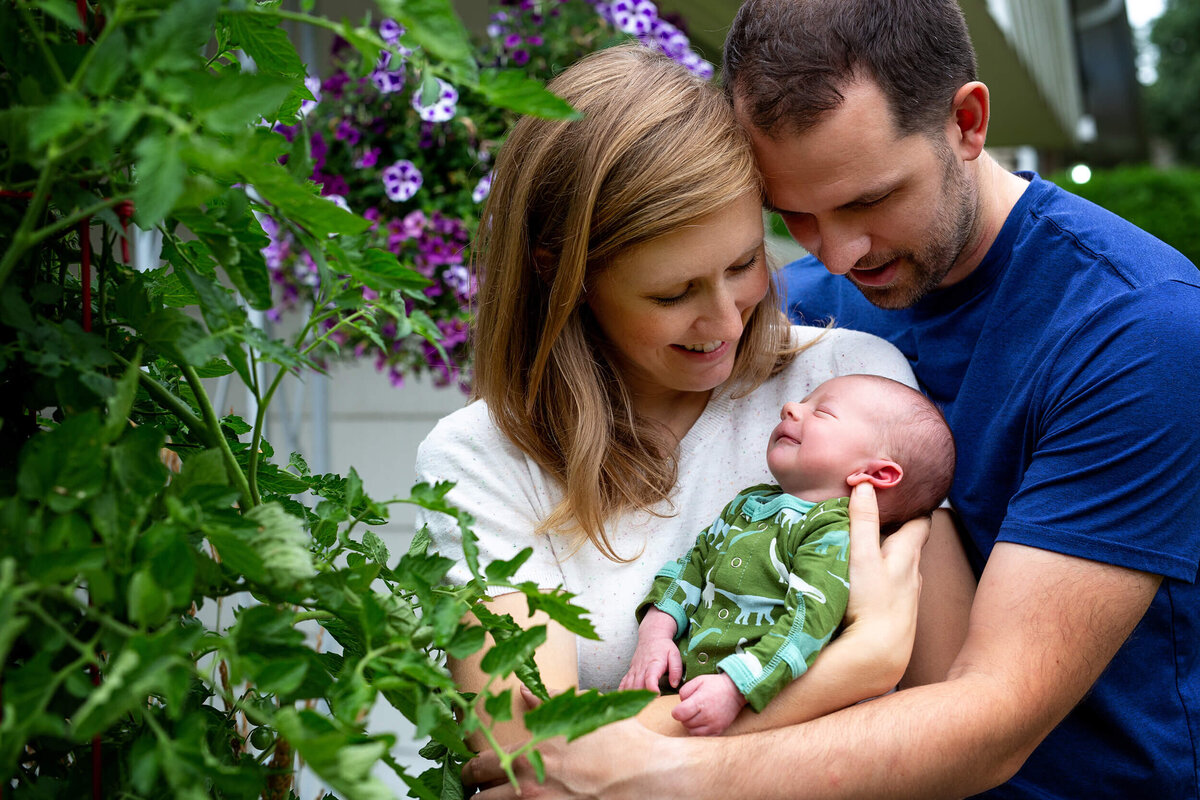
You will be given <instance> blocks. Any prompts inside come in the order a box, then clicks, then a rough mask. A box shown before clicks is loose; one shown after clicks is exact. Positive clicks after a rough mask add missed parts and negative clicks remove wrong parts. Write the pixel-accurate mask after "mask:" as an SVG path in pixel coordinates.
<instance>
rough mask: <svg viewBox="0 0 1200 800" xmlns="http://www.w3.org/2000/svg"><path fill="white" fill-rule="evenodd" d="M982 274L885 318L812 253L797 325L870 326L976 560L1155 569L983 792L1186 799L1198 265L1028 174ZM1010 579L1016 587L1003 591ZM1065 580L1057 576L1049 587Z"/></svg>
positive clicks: (1198, 454)
mask: <svg viewBox="0 0 1200 800" xmlns="http://www.w3.org/2000/svg"><path fill="white" fill-rule="evenodd" d="M1022 177H1024V178H1026V179H1027V180H1029V181H1030V186H1029V187H1028V188H1027V189H1026V191H1025V192H1024V194H1023V195H1022V197H1021V199H1020V201H1019V202H1018V203H1017V205H1016V207H1015V208H1014V209H1013V211H1012V213H1011V214H1010V215H1009V217H1008V219H1007V221H1006V222H1005V224H1004V226H1003V228H1002V229H1001V230H1000V233H999V235H998V236H997V238H996V241H995V242H994V243H993V244H992V246H991V248H990V249H989V250H988V253H987V255H986V256H985V258H984V259H983V261H982V263H981V264H980V265H979V267H978V268H977V269H976V270H975V271H974V272H973V273H971V275H970V276H968V277H967V278H966V280H964V281H962V282H960V283H958V284H956V285H954V286H951V287H949V288H947V289H944V290H939V291H936V292H933V293H932V294H930V295H929V296H927V297H925V298H924V299H922V300H921V301H920V302H919V303H918V304H917V305H916V306H914V307H912V308H909V309H903V310H898V311H885V310H882V309H879V308H876V307H874V306H872V305H871V304H870V303H868V302H867V301H866V300H865V299H864V298H863V296H862V295H861V294H860V293H859V291H858V290H857V289H856V288H855V287H854V285H853V284H852V283H850V281H849V280H847V279H846V278H844V277H840V276H834V275H830V274H829V273H828V272H827V271H826V270H825V268H824V267H823V266H822V265H821V264H820V262H818V261H817V260H816V259H814V258H812V257H809V258H805V259H802V260H800V261H797V262H795V263H793V264H790V265H789V266H787V267H786V268H784V270H783V272H782V274H781V275H782V281H783V282H784V286H785V290H786V297H787V305H788V309H789V313H790V314H791V316H792V318H793V319H794V320H795V321H798V322H802V323H809V324H823V323H824V322H825V321H826V320H828V319H829V318H830V317H831V316H832V317H833V318H835V320H836V323H837V325H838V326H839V327H843V328H853V329H857V330H863V331H869V332H871V333H874V334H877V335H879V336H882V337H884V338H886V339H888V340H889V341H891V342H892V343H893V344H895V345H896V346H897V347H898V348H900V350H901V351H902V352H903V353H904V354H905V355H906V356H907V357H908V359H909V361H910V362H912V367H913V370H914V371H915V372H916V375H917V379H918V380H919V381H920V383H921V386H922V388H923V389H924V390H925V391H926V392H927V393H928V394H929V396H930V397H931V398H932V399H933V400H934V401H935V402H937V403H938V404H939V405H940V406H941V407H942V409H943V410H944V411H945V414H946V419H947V421H948V422H949V423H950V427H951V429H952V430H953V431H954V436H955V440H956V442H957V446H958V453H959V460H958V469H957V471H956V472H955V476H954V485H953V488H952V489H951V491H950V500H951V502H952V503H953V505H954V507H955V509H956V510H957V511H958V513H959V514H960V515H961V516H962V519H963V522H964V524H965V527H966V530H967V533H968V541H967V542H966V546H967V551H968V556H969V557H970V558H971V561H972V565H973V567H974V568H975V570H976V571H977V573H978V572H979V571H981V570H982V568H983V563H984V561H985V560H986V559H987V557H988V554H989V553H991V551H992V547H993V546H994V544H995V543H996V542H998V541H1004V542H1016V543H1020V544H1024V545H1030V546H1033V547H1038V548H1042V549H1045V550H1052V551H1055V552H1059V553H1065V554H1068V555H1072V556H1079V557H1082V558H1087V559H1091V560H1094V561H1100V562H1105V563H1110V564H1116V565H1120V566H1123V567H1129V568H1133V569H1138V570H1144V571H1146V572H1151V573H1155V574H1157V575H1162V576H1164V578H1165V579H1164V580H1163V583H1162V585H1161V588H1160V589H1159V591H1158V593H1157V595H1156V596H1155V598H1154V600H1153V602H1152V603H1151V606H1150V608H1149V610H1148V611H1147V612H1146V615H1145V617H1144V618H1143V619H1142V621H1141V623H1140V624H1139V625H1138V626H1137V628H1136V629H1135V630H1134V632H1133V634H1132V636H1131V637H1130V638H1129V640H1128V641H1127V642H1126V644H1125V645H1124V646H1123V647H1122V648H1121V649H1120V651H1119V652H1118V653H1117V655H1116V657H1115V658H1114V659H1113V661H1112V663H1111V664H1110V665H1109V667H1108V669H1107V670H1105V672H1104V673H1103V674H1102V675H1101V677H1100V680H1099V681H1098V682H1097V683H1096V685H1095V687H1094V688H1093V689H1092V691H1091V692H1090V693H1089V694H1088V695H1087V697H1086V698H1085V699H1084V700H1083V701H1082V702H1081V703H1080V705H1079V706H1078V707H1077V708H1076V709H1075V710H1074V711H1072V712H1071V714H1070V715H1069V716H1068V717H1067V718H1066V719H1065V720H1064V721H1063V722H1062V724H1060V725H1059V726H1058V727H1057V728H1056V729H1055V730H1054V731H1053V732H1052V733H1051V734H1050V735H1049V736H1048V737H1047V738H1046V740H1045V741H1044V742H1043V743H1042V745H1041V746H1039V747H1038V749H1037V750H1036V751H1035V752H1034V753H1033V755H1032V756H1031V757H1030V758H1029V760H1028V761H1027V762H1026V764H1025V766H1024V767H1023V768H1022V769H1021V770H1020V772H1019V773H1018V774H1017V775H1016V777H1014V778H1013V779H1012V781H1010V782H1009V783H1007V784H1005V785H1004V786H1001V787H998V788H996V789H994V790H992V791H990V792H988V793H986V794H985V795H983V796H985V797H989V798H1018V797H1019V798H1035V797H1036V798H1047V797H1063V798H1078V797H1147V798H1149V797H1153V798H1156V800H1161V799H1163V798H1193V799H1194V798H1197V797H1198V796H1200V767H1198V764H1200V587H1198V586H1197V582H1196V579H1197V567H1198V564H1200V468H1198V465H1200V271H1197V269H1196V267H1195V266H1193V265H1192V264H1191V263H1190V262H1189V261H1188V260H1187V259H1186V258H1184V257H1183V256H1182V255H1180V254H1179V253H1178V252H1177V251H1175V250H1174V249H1172V248H1170V247H1168V246H1167V245H1165V244H1163V243H1162V242H1160V241H1158V240H1157V239H1155V238H1153V237H1152V236H1150V235H1149V234H1147V233H1145V232H1144V231H1142V230H1140V229H1138V228H1136V227H1134V226H1133V225H1131V224H1129V223H1128V222H1126V221H1124V220H1122V219H1120V218H1119V217H1116V216H1114V215H1113V214H1110V213H1109V212H1107V211H1104V210H1103V209H1101V208H1099V207H1097V206H1095V205H1093V204H1091V203H1089V202H1087V201H1086V200H1083V199H1081V198H1079V197H1076V196H1074V195H1072V194H1070V193H1068V192H1066V191H1064V190H1062V189H1060V188H1058V187H1057V186H1055V185H1054V184H1052V183H1049V182H1047V181H1044V180H1042V179H1041V178H1039V177H1037V176H1036V175H1032V174H1024V175H1022ZM1014 588H1017V589H1019V587H1014ZM1064 590H1065V591H1069V587H1067V588H1065V589H1064Z"/></svg>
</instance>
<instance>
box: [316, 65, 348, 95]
mask: <svg viewBox="0 0 1200 800" xmlns="http://www.w3.org/2000/svg"><path fill="white" fill-rule="evenodd" d="M349 82H350V76H349V75H348V74H347V73H346V72H344V71H342V70H338V71H337V72H335V73H333V74H332V75H330V76H329V77H328V78H326V79H325V81H324V83H322V84H321V92H322V93H323V94H327V95H329V96H330V97H331V98H333V99H334V100H340V99H341V98H342V92H343V90H344V89H345V88H346V84H347V83H349Z"/></svg>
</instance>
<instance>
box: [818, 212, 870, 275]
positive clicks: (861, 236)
mask: <svg viewBox="0 0 1200 800" xmlns="http://www.w3.org/2000/svg"><path fill="white" fill-rule="evenodd" d="M869 252H871V237H870V236H868V235H867V234H866V233H865V232H863V231H861V230H858V229H855V228H850V227H840V226H836V225H832V224H827V225H824V226H822V230H821V236H820V246H819V248H818V249H817V251H816V253H815V255H816V256H817V258H818V259H820V261H821V263H822V264H824V265H825V269H827V270H829V271H830V272H832V273H833V274H834V275H845V274H846V273H847V272H849V271H850V270H852V269H854V265H855V264H857V263H858V262H859V261H860V260H861V259H862V258H863V257H864V256H866V255H867V253H869Z"/></svg>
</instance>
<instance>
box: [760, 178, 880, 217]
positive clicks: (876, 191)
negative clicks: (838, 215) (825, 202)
mask: <svg viewBox="0 0 1200 800" xmlns="http://www.w3.org/2000/svg"><path fill="white" fill-rule="evenodd" d="M897 188H899V184H893V183H885V184H882V185H880V186H874V187H871V188H869V189H864V190H863V191H861V192H859V194H858V197H856V198H854V199H853V200H848V201H846V202H845V203H842V204H841V205H839V206H837V207H836V208H835V209H834V211H846V210H848V209H851V208H857V207H858V206H861V205H863V204H864V203H873V202H875V201H876V200H880V199H882V198H883V197H885V196H886V195H889V194H891V193H892V192H894V191H896V189H897ZM763 208H765V209H766V210H767V211H769V212H771V213H772V214H779V215H781V216H782V215H785V214H792V215H796V214H808V213H811V212H808V211H793V210H791V209H787V208H780V207H779V206H777V205H775V204H774V203H772V202H771V201H770V199H769V198H766V197H764V198H763Z"/></svg>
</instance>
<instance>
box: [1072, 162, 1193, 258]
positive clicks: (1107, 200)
mask: <svg viewBox="0 0 1200 800" xmlns="http://www.w3.org/2000/svg"><path fill="white" fill-rule="evenodd" d="M1050 180H1053V181H1054V182H1055V183H1057V184H1058V185H1059V186H1062V187H1063V188H1065V189H1067V190H1069V191H1072V192H1074V193H1075V194H1077V195H1080V196H1081V197H1086V198H1087V199H1088V200H1091V201H1092V202H1093V203H1095V204H1096V205H1099V206H1103V207H1104V208H1107V209H1108V210H1109V211H1111V212H1113V213H1114V214H1116V215H1118V216H1120V217H1124V218H1125V219H1127V220H1129V221H1130V222H1132V223H1133V224H1134V225H1137V226H1138V227H1139V228H1141V229H1143V230H1145V231H1148V232H1150V233H1152V234H1154V235H1155V236H1157V237H1158V238H1159V239H1162V240H1163V241H1164V242H1166V243H1167V244H1169V245H1171V246H1172V247H1174V248H1175V249H1176V250H1178V251H1179V252H1181V253H1183V254H1184V255H1185V256H1187V257H1188V258H1189V259H1190V260H1191V262H1192V263H1193V264H1196V265H1200V225H1197V224H1196V221H1197V220H1200V170H1194V169H1169V170H1160V169H1156V168H1154V167H1149V166H1134V167H1119V168H1116V169H1109V170H1096V171H1094V172H1093V173H1092V178H1091V180H1089V181H1088V182H1087V183H1084V184H1077V183H1074V182H1073V181H1071V180H1070V178H1069V177H1068V176H1067V175H1065V174H1060V175H1052V176H1050Z"/></svg>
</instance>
